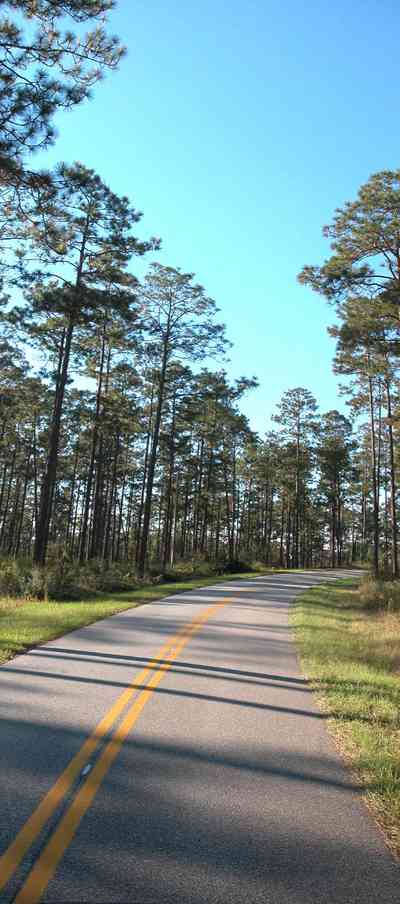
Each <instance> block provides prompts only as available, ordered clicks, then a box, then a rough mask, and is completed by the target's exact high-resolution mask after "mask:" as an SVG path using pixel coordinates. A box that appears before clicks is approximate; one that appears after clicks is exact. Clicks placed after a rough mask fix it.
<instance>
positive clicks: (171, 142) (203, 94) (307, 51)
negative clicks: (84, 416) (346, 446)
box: [40, 0, 400, 432]
mask: <svg viewBox="0 0 400 904" xmlns="http://www.w3.org/2000/svg"><path fill="white" fill-rule="evenodd" d="M399 25H400V13H399V9H398V3H397V2H388V0H379V2H378V0H377V2H371V0H362V2H361V0H355V2H352V4H349V3H348V0H347V2H344V0H336V2H334V3H332V4H328V3H326V2H325V0H319V2H315V0H314V2H305V3H300V2H299V0H290V2H285V0H282V2H280V3H275V2H268V0H255V2H249V0H248V2H247V3H246V4H243V3H242V2H238V0H233V2H231V3H224V2H219V0H216V2H215V0H214V2H211V0H204V2H203V3H201V4H198V3H194V2H192V0H188V2H185V3H183V2H182V3H180V2H174V0H170V2H165V0H164V2H154V0H145V2H144V0H140V2H133V0H119V2H118V5H117V9H116V11H115V12H114V13H113V15H112V19H111V28H112V30H113V31H115V32H116V33H117V34H119V35H120V37H121V38H122V40H123V42H124V43H125V44H126V45H127V48H128V56H127V57H126V58H125V59H124V60H123V62H122V64H121V67H120V69H119V71H118V72H117V73H115V74H112V75H109V76H108V77H107V78H106V79H105V81H104V82H103V83H101V84H99V85H98V86H97V87H96V88H95V90H94V96H93V100H92V101H91V102H90V103H89V104H85V105H83V106H82V107H81V108H79V109H75V110H74V111H73V112H72V113H68V114H62V115H59V116H58V118H57V121H56V125H57V127H58V129H59V138H58V140H57V143H56V145H55V147H54V148H53V149H52V150H51V151H49V152H48V153H47V154H46V155H45V156H44V157H43V156H41V158H40V163H41V164H44V163H45V164H48V165H50V164H51V163H53V162H55V161H57V160H61V159H63V160H67V161H72V160H75V159H80V160H82V161H83V162H84V163H85V164H87V165H88V166H91V167H93V168H94V169H96V170H97V171H98V172H99V174H100V175H101V176H102V177H103V178H104V179H105V181H107V182H108V183H109V185H110V187H111V188H112V189H113V190H114V191H116V192H118V193H123V194H127V195H129V196H130V197H131V198H132V200H133V202H134V203H135V206H137V208H138V209H140V210H143V212H144V217H143V221H142V224H141V227H140V232H141V235H142V236H148V235H160V236H161V237H162V240H163V251H162V253H157V255H156V257H157V259H158V260H160V261H162V262H164V263H166V264H170V265H172V266H180V267H181V268H182V269H184V270H187V271H193V272H195V273H196V278H197V280H198V281H199V282H201V283H202V284H203V285H204V286H205V288H206V291H207V294H209V295H211V296H212V297H214V298H215V299H216V301H217V303H218V305H219V307H220V308H221V319H223V320H224V321H225V322H226V324H227V328H228V335H229V338H230V339H231V340H232V341H233V342H234V348H233V349H232V352H231V355H230V363H229V365H228V370H229V373H230V374H231V375H232V376H240V375H242V374H245V375H247V376H252V375H253V374H254V375H256V376H257V377H258V379H259V381H260V388H259V389H258V390H257V391H255V392H253V393H252V394H251V395H249V396H248V398H247V400H246V403H245V404H244V405H243V409H244V410H245V411H246V413H247V414H248V415H249V417H250V421H251V424H252V426H253V427H254V428H255V429H257V430H259V431H260V432H264V430H265V428H266V426H267V422H268V419H269V415H270V414H271V412H272V409H273V407H274V405H275V404H276V402H277V401H278V400H279V398H280V396H281V395H282V393H283V392H285V391H286V390H287V389H289V388H290V387H293V386H305V387H307V388H308V389H310V390H311V391H312V392H313V393H314V395H315V396H316V397H317V399H318V402H319V404H320V406H321V409H322V410H327V409H328V408H332V407H337V406H339V407H343V405H344V402H343V400H342V399H338V396H337V383H338V381H337V379H336V378H335V377H334V376H333V375H332V372H331V360H332V355H333V351H334V345H333V342H332V340H331V339H330V338H329V337H328V336H327V334H326V326H327V325H328V324H329V323H331V322H332V319H333V316H334V315H333V311H332V309H330V308H329V307H328V306H327V305H326V303H325V302H324V301H323V299H321V298H320V297H319V296H317V295H314V293H312V292H311V290H307V289H305V288H302V287H301V286H299V285H298V284H297V283H296V276H297V274H298V272H299V271H300V270H301V268H302V266H303V265H304V264H306V263H308V264H309V263H318V262H321V261H322V259H323V258H324V257H325V256H327V254H328V253H329V247H328V243H327V242H326V240H325V239H323V238H322V235H321V229H322V226H323V224H324V223H327V222H329V220H330V218H331V215H332V213H333V211H334V209H335V207H337V206H340V205H342V204H343V203H344V202H345V201H346V200H350V199H351V198H353V197H354V195H355V194H356V192H357V189H358V187H359V185H360V184H361V183H363V182H365V181H366V180H367V179H368V177H369V175H370V174H371V173H372V172H376V171H378V170H381V169H392V168H393V169H394V168H397V167H399V166H400V157H399V139H400V117H399V112H398V110H399V62H398V60H399V50H398V34H399Z"/></svg>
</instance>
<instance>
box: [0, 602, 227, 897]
mask: <svg viewBox="0 0 400 904" xmlns="http://www.w3.org/2000/svg"><path fill="white" fill-rule="evenodd" d="M231 602H233V600H232V599H225V600H223V601H222V602H220V603H216V604H213V605H212V606H208V607H207V609H203V611H202V612H201V613H200V614H199V615H198V616H196V618H194V619H193V621H191V622H189V624H187V625H185V626H184V627H183V628H182V629H181V630H180V631H178V633H177V634H175V636H174V637H172V638H171V639H170V640H169V641H167V642H166V643H165V644H164V645H163V646H162V647H161V649H160V650H159V651H158V653H157V654H156V656H154V658H153V659H152V660H151V661H150V662H149V664H148V665H147V666H146V667H145V668H144V669H142V671H141V672H140V673H139V674H138V675H136V677H135V678H134V679H133V681H132V683H131V684H130V685H129V687H127V688H126V690H125V691H123V693H122V694H121V695H120V697H118V699H117V700H116V702H115V703H114V705H113V706H112V707H111V708H110V709H109V711H108V712H107V713H106V715H105V716H104V717H103V719H101V721H100V722H99V723H98V725H97V726H96V728H95V729H94V731H93V732H92V734H91V735H90V737H89V738H87V740H86V741H85V742H84V744H83V745H82V747H81V748H80V750H79V751H78V753H76V754H75V756H74V757H73V759H72V760H71V761H70V763H69V764H68V766H67V767H66V769H64V772H63V773H62V774H61V775H60V777H59V778H58V779H57V781H56V782H55V784H54V785H53V786H52V788H50V790H49V791H48V793H47V794H46V796H45V797H44V798H43V800H42V801H41V803H40V804H39V806H38V807H37V808H36V810H34V812H33V813H32V815H31V816H30V817H29V819H28V820H27V822H26V823H25V824H24V826H23V827H22V829H21V830H20V832H19V833H18V835H17V836H16V838H15V839H14V841H13V842H12V844H11V845H10V846H9V848H8V849H7V850H6V852H5V853H4V854H3V856H2V857H1V858H0V891H1V889H2V888H4V886H5V885H6V884H7V882H9V880H10V879H11V877H12V876H13V874H14V873H15V870H16V869H17V868H18V866H19V865H20V864H21V862H22V860H23V859H24V857H25V856H26V854H27V853H28V851H29V849H30V848H31V847H32V845H33V843H34V842H35V841H36V839H37V838H38V836H39V834H40V832H41V831H42V830H43V829H44V827H45V825H46V824H47V822H48V821H49V819H50V818H51V816H52V815H53V813H54V812H55V811H56V810H57V808H58V807H59V806H60V804H61V803H62V801H63V799H64V798H65V796H66V794H68V792H69V791H70V790H71V788H72V786H73V784H74V782H75V781H76V780H77V779H78V778H79V776H80V775H81V772H82V770H83V769H84V767H85V766H86V765H87V764H88V763H89V761H90V758H91V757H92V756H93V754H94V753H95V751H96V750H97V748H98V747H99V745H100V743H101V741H102V739H103V738H104V737H105V735H106V734H107V733H108V732H109V731H110V730H111V728H112V727H113V725H114V724H115V722H116V720H117V719H118V716H120V715H121V713H122V712H123V710H124V709H125V707H126V706H127V704H128V703H129V702H130V700H131V699H132V697H133V696H134V694H135V692H136V690H137V689H138V688H137V685H141V684H143V683H144V682H145V681H146V679H147V678H148V676H149V675H151V677H150V680H148V681H147V683H146V686H145V688H143V690H142V691H141V693H140V694H139V696H138V697H137V698H136V699H135V701H134V703H133V704H132V706H131V707H130V708H129V710H128V712H127V713H126V715H125V717H124V718H123V720H122V721H121V723H120V724H119V726H118V727H117V728H116V729H115V730H114V731H113V734H112V736H111V738H110V740H109V741H108V742H107V744H106V745H105V747H104V748H103V750H102V752H101V754H100V756H99V757H98V759H97V760H96V763H95V765H94V767H93V769H92V770H91V771H90V772H89V774H88V776H87V778H86V780H85V781H84V783H83V784H82V785H80V786H79V788H78V791H77V793H76V795H75V797H74V798H73V800H72V802H71V803H70V805H69V807H68V808H67V810H66V812H65V813H64V815H63V817H62V819H61V820H60V822H59V823H58V825H57V827H56V829H55V831H54V832H53V834H52V835H51V837H50V839H49V841H48V843H47V844H46V846H45V848H44V849H43V851H42V853H41V854H40V856H39V858H38V860H37V861H36V863H35V864H34V866H33V868H32V869H31V871H30V873H29V875H28V877H27V879H26V882H25V883H24V885H23V886H22V888H21V890H20V891H19V893H18V895H17V896H16V898H15V899H14V902H15V904H37V902H39V901H40V899H41V896H42V894H43V892H44V891H45V889H46V888H47V885H48V883H49V882H50V880H51V878H52V877H53V875H54V873H55V871H56V869H57V866H58V864H59V862H60V860H61V858H62V856H63V854H64V853H65V851H66V849H67V847H68V846H69V844H70V843H71V841H72V839H73V837H74V835H75V832H76V831H77V829H78V826H79V824H80V822H81V820H82V818H83V816H84V815H85V813H86V811H87V810H88V809H89V807H90V804H91V803H92V801H93V798H94V797H95V795H96V793H97V791H98V789H99V787H100V785H101V783H102V782H103V780H104V778H105V776H106V774H107V772H108V770H109V768H110V766H111V765H112V763H113V761H114V760H115V757H116V756H117V754H118V752H119V750H120V748H121V746H122V744H123V743H124V741H125V740H126V738H127V736H128V734H129V732H130V731H131V729H132V728H133V726H134V724H135V722H136V721H137V719H138V718H139V716H140V713H141V712H142V709H143V708H144V706H145V705H146V703H147V701H148V700H149V698H150V697H151V696H152V694H153V693H154V691H155V688H156V687H157V685H158V684H160V682H161V681H162V679H163V677H164V675H165V673H166V672H167V671H168V669H170V668H171V665H172V663H173V662H174V660H175V659H176V657H177V656H178V655H179V653H180V652H181V650H182V649H183V647H184V646H185V645H186V644H187V643H188V641H189V639H190V638H191V637H192V636H193V634H196V633H197V631H199V630H200V628H201V627H202V625H203V624H204V622H206V621H207V620H208V619H209V618H211V617H212V615H214V614H215V613H216V612H217V611H218V610H219V609H221V608H222V607H223V606H226V605H227V604H228V603H231Z"/></svg>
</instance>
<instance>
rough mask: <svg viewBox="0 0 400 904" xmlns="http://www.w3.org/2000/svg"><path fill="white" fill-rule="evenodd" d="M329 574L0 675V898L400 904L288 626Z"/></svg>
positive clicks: (154, 615)
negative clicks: (301, 598) (297, 605)
mask: <svg viewBox="0 0 400 904" xmlns="http://www.w3.org/2000/svg"><path fill="white" fill-rule="evenodd" d="M336 576H343V572H340V573H339V574H338V575H336V573H335V572H330V573H329V574H328V575H327V573H326V572H316V571H312V572H306V571H304V572H297V573H296V574H294V573H288V574H279V575H274V576H265V577H257V578H255V579H253V580H251V581H247V580H245V581H227V582H226V584H218V585H217V586H212V587H208V588H203V589H201V590H196V591H193V592H191V593H186V594H182V595H177V596H171V597H168V598H166V599H164V600H163V601H160V602H159V603H151V604H149V605H146V606H143V607H141V608H139V609H132V610H129V611H126V612H123V613H121V614H119V615H115V616H113V617H112V618H108V619H105V620H103V621H101V622H97V623H96V624H94V625H91V626H90V627H87V628H82V629H79V630H78V631H75V632H73V633H71V634H68V635H66V636H65V637H63V638H59V639H58V640H54V641H52V642H50V643H48V644H45V645H44V646H42V647H38V648H36V649H35V650H32V651H31V652H30V653H29V654H27V655H23V656H19V657H17V658H16V659H15V660H13V661H12V662H10V663H7V664H6V665H5V666H3V667H1V669H0V705H1V718H2V731H1V742H0V744H1V776H2V782H1V788H0V813H1V850H2V857H1V860H0V885H1V886H2V890H1V891H0V900H1V901H3V902H10V904H11V902H15V904H35V902H36V901H44V902H48V904H50V902H54V904H55V902H57V904H63V902H65V904H67V902H68V904H72V902H80V904H87V902H90V904H112V902H115V904H116V902H118V904H128V902H130V904H239V902H240V904H242V902H245V904H399V901H400V870H399V866H398V864H397V862H395V860H394V859H393V857H392V855H391V853H390V852H389V850H388V849H387V847H386V845H385V842H384V840H383V837H382V835H381V833H380V831H379V829H378V828H377V827H376V826H375V824H374V822H373V820H372V818H371V817H370V815H369V813H368V811H367V810H366V808H365V806H364V804H363V803H362V800H361V797H360V792H359V789H358V788H357V785H356V783H355V781H354V777H353V776H352V774H351V773H350V772H349V771H348V770H347V768H346V767H345V766H344V765H343V763H342V761H341V760H340V758H339V756H338V754H337V752H336V750H335V748H334V746H333V744H332V742H331V740H330V739H329V737H328V734H327V732H326V727H325V724H324V717H323V715H322V713H321V712H320V711H319V709H318V708H317V706H316V705H315V703H314V700H313V695H312V693H311V691H310V688H309V687H308V685H307V681H306V679H305V678H304V676H302V674H301V671H300V669H299V664H298V660H297V656H296V650H295V647H294V644H293V640H292V636H291V632H290V628H289V626H288V612H289V608H290V606H291V604H292V602H293V600H294V598H295V596H296V595H297V594H298V593H299V592H301V591H302V590H303V589H304V588H306V587H308V586H312V585H314V584H317V583H319V582H320V581H322V580H323V581H326V580H327V577H329V579H335V577H336Z"/></svg>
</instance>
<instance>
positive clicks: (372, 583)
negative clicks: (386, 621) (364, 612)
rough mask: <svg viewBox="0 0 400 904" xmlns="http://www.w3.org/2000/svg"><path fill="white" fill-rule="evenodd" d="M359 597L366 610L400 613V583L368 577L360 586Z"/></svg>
mask: <svg viewBox="0 0 400 904" xmlns="http://www.w3.org/2000/svg"><path fill="white" fill-rule="evenodd" d="M359 595H360V600H361V602H362V605H363V607H364V609H370V610H374V609H383V610H385V611H386V612H400V581H385V580H383V579H382V578H373V577H371V576H368V577H366V578H365V579H364V580H363V581H362V582H361V584H360V587H359Z"/></svg>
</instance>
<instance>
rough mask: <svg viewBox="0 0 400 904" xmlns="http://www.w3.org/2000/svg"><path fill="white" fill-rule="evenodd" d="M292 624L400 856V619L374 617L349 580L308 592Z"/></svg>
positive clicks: (339, 735)
mask: <svg viewBox="0 0 400 904" xmlns="http://www.w3.org/2000/svg"><path fill="white" fill-rule="evenodd" d="M292 623H293V625H294V627H295V630H296V637H297V641H298V646H299V651H300V657H301V660H302V665H303V668H304V671H305V673H306V675H307V676H308V678H309V679H310V681H311V684H312V686H313V687H314V688H315V690H316V692H317V698H318V700H319V703H320V705H321V707H322V709H323V710H324V711H325V712H326V713H327V715H328V727H329V729H330V731H331V732H332V733H333V735H334V738H335V739H336V743H337V745H338V747H339V749H340V750H341V752H342V753H343V754H344V756H345V757H346V759H347V761H348V762H349V764H350V765H351V766H352V767H353V768H354V769H355V771H356V772H357V774H358V776H359V778H360V779H361V782H362V784H363V787H364V789H365V798H366V801H367V803H368V804H369V805H370V808H371V809H372V811H373V812H374V814H375V816H376V818H377V820H378V822H379V824H380V825H381V827H382V828H383V830H384V832H385V835H386V837H387V839H388V842H389V844H390V846H391V848H392V850H393V851H395V852H396V853H397V855H400V613H399V612H397V613H388V612H371V611H367V610H366V609H365V604H364V603H363V600H362V598H361V596H360V593H359V591H358V588H357V582H356V581H354V580H353V581H351V580H346V581H340V582H338V584H335V585H333V586H332V585H330V586H320V587H318V588H315V589H313V590H310V591H307V592H306V593H304V594H302V595H301V597H300V598H299V600H298V602H297V605H296V606H295V607H294V609H293V614H292Z"/></svg>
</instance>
